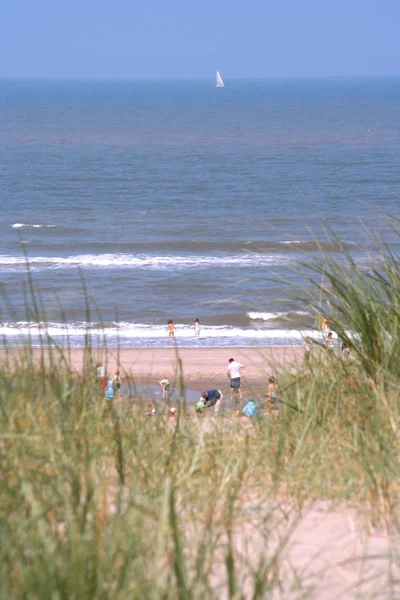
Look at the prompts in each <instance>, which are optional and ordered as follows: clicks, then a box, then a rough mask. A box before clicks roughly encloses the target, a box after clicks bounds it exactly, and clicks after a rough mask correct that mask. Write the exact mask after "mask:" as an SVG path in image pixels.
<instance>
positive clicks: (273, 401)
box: [267, 377, 279, 408]
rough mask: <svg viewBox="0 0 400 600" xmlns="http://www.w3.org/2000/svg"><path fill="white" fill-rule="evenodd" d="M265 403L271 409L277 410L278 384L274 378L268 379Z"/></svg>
mask: <svg viewBox="0 0 400 600" xmlns="http://www.w3.org/2000/svg"><path fill="white" fill-rule="evenodd" d="M267 402H268V404H269V406H270V407H271V408H279V401H278V384H277V383H276V380H275V377H270V378H269V379H268V391H267Z"/></svg>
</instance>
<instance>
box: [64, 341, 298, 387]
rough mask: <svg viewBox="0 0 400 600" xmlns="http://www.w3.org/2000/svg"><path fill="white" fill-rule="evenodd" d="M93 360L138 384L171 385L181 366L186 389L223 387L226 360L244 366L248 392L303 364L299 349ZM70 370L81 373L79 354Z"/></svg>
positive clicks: (187, 351)
mask: <svg viewBox="0 0 400 600" xmlns="http://www.w3.org/2000/svg"><path fill="white" fill-rule="evenodd" d="M94 357H95V359H96V360H99V361H101V362H102V363H103V364H106V365H107V372H108V374H113V373H114V371H115V369H116V368H117V367H118V366H119V368H120V370H121V374H122V375H123V376H125V377H127V378H129V379H134V380H135V381H137V382H140V383H149V382H154V381H156V380H157V379H160V378H162V377H167V378H168V379H170V381H171V382H175V381H176V379H177V377H178V372H179V368H178V365H179V361H181V364H182V371H183V376H184V381H185V384H186V386H188V387H192V388H193V387H199V385H200V387H204V386H206V387H207V385H210V386H211V387H214V386H215V387H220V386H223V387H226V386H227V384H228V378H227V373H226V371H227V367H228V360H229V358H234V359H235V360H238V361H239V362H241V363H242V364H244V365H245V367H246V368H245V370H244V372H243V386H244V387H247V388H248V389H252V388H259V387H260V386H266V383H267V380H268V377H270V376H271V375H276V374H278V373H279V371H280V369H281V368H282V367H287V366H289V365H291V364H292V363H294V362H295V361H302V360H303V349H302V348H229V347H228V348H182V349H179V350H176V349H175V348H157V349H151V348H144V349H123V350H120V351H119V352H118V351H117V350H115V349H109V350H108V353H107V359H106V358H105V356H104V353H103V352H101V351H97V352H96V351H94ZM71 363H72V368H73V369H74V370H76V371H78V372H80V371H81V370H82V365H83V351H82V350H76V349H75V350H72V351H71Z"/></svg>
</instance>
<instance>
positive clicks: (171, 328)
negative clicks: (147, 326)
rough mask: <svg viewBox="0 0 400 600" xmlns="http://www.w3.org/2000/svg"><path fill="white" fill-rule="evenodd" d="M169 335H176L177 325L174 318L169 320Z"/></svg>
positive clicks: (170, 336) (171, 336)
mask: <svg viewBox="0 0 400 600" xmlns="http://www.w3.org/2000/svg"><path fill="white" fill-rule="evenodd" d="M168 337H169V338H173V337H175V325H174V322H173V320H172V319H170V320H169V321H168Z"/></svg>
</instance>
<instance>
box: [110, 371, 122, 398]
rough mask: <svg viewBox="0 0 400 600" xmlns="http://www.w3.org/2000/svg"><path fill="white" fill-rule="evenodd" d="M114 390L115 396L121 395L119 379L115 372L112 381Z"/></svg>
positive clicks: (117, 372) (117, 373)
mask: <svg viewBox="0 0 400 600" xmlns="http://www.w3.org/2000/svg"><path fill="white" fill-rule="evenodd" d="M112 381H113V386H114V390H115V391H116V395H117V396H120V395H121V377H120V376H119V371H115V375H114V377H113V379H112Z"/></svg>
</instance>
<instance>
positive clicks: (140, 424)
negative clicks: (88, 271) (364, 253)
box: [0, 249, 400, 600]
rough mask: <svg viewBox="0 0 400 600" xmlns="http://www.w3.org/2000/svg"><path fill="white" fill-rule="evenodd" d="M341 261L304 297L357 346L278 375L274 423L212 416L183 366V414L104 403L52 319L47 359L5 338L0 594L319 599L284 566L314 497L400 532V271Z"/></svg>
mask: <svg viewBox="0 0 400 600" xmlns="http://www.w3.org/2000/svg"><path fill="white" fill-rule="evenodd" d="M344 258H345V260H344V261H343V260H341V261H340V262H337V261H334V260H332V259H331V257H330V256H325V257H323V259H322V260H321V262H320V263H314V264H312V265H307V269H308V273H307V277H308V280H309V283H310V284H311V285H310V286H309V287H308V291H307V294H308V303H309V305H310V306H313V307H314V308H315V310H316V311H320V310H321V309H320V306H321V303H320V298H321V295H322V296H323V302H324V304H323V306H324V307H325V308H324V315H326V316H327V317H328V319H329V322H330V324H331V326H332V328H333V329H334V330H335V331H336V332H337V333H338V334H339V336H340V337H341V338H342V339H343V340H345V341H346V342H347V344H348V346H349V347H350V349H351V354H350V357H346V356H344V355H342V354H341V353H340V352H339V351H337V352H334V353H329V352H327V351H325V350H324V349H323V348H317V347H315V348H314V356H313V358H312V360H311V362H310V363H307V364H304V365H303V364H301V365H296V366H292V367H291V368H290V369H288V370H287V371H286V372H281V373H280V387H281V399H282V405H281V409H280V414H279V416H278V418H276V419H269V418H266V419H262V420H254V421H243V420H241V419H231V418H226V417H221V418H217V419H204V420H201V419H198V418H197V417H196V416H195V415H194V413H193V411H190V410H189V409H188V408H187V407H186V406H185V401H184V400H185V389H184V381H183V379H182V378H181V377H179V375H178V382H179V383H178V386H179V390H180V398H181V401H180V404H179V411H178V418H176V419H174V418H170V417H168V416H167V415H164V414H160V415H158V416H157V417H151V418H146V417H144V415H143V414H142V412H143V411H141V410H135V409H134V406H135V401H133V406H132V403H131V402H120V403H115V402H111V403H107V402H105V401H104V396H103V393H102V392H101V391H100V389H99V386H98V382H97V381H96V379H95V368H94V363H95V359H94V355H93V352H92V346H91V341H90V337H89V336H88V338H87V340H86V348H85V353H84V361H83V365H82V371H81V373H80V376H79V377H77V376H76V375H74V374H72V372H71V365H70V361H69V356H68V348H67V349H65V348H64V349H62V348H59V347H57V346H56V344H55V343H54V340H51V339H50V337H49V336H48V335H47V334H46V330H45V327H44V329H43V336H42V348H41V350H40V351H39V355H38V354H37V352H36V353H35V352H34V349H33V348H32V347H31V346H30V345H29V344H28V345H27V346H26V347H25V348H23V349H20V350H18V351H17V350H15V349H12V348H8V347H7V346H6V347H5V351H4V354H3V356H2V360H1V362H0V370H1V382H2V383H1V386H0V460H1V487H0V540H1V541H0V559H1V560H0V582H1V583H0V597H1V598H32V599H36V598H38V599H39V598H40V599H42V598H68V599H69V598H76V599H79V600H81V599H83V600H84V599H89V598H121V599H122V598H155V599H158V598H160V599H161V598H163V599H168V598H171V599H172V598H173V599H176V598H179V599H189V598H190V599H191V598H254V599H256V598H289V597H290V598H307V597H311V595H312V589H311V588H308V587H307V586H306V585H305V584H304V582H303V581H302V580H301V577H299V576H298V574H296V573H293V571H291V569H290V566H289V565H288V564H287V562H286V560H285V546H286V545H287V543H288V542H289V540H290V536H291V532H292V530H293V528H294V527H295V525H296V523H297V522H298V520H299V519H300V518H301V511H302V508H303V507H304V506H305V505H307V504H309V503H310V502H312V501H314V500H316V499H322V500H329V501H334V502H336V504H337V505H339V506H343V505H344V504H345V505H346V506H354V507H356V508H357V509H359V510H362V511H363V513H364V514H365V518H366V521H365V522H366V523H367V524H368V525H369V526H370V527H374V526H379V527H383V528H385V529H386V530H387V531H391V532H393V531H396V532H398V527H399V519H398V489H399V473H400V470H399V466H400V465H399V451H398V446H399V431H398V428H399V417H400V415H399V410H400V409H399V406H400V403H399V400H400V398H399V369H400V367H399V364H400V362H399V360H398V358H400V357H399V352H400V350H399V344H398V342H399V334H400V329H399V299H398V292H397V290H398V288H399V285H400V270H399V268H398V267H399V265H398V260H397V257H396V256H394V255H393V254H392V253H391V252H388V251H385V249H383V250H382V253H381V263H380V266H379V268H378V267H371V268H370V269H369V270H367V271H365V270H360V269H359V268H358V267H357V265H356V264H354V262H353V261H352V259H351V257H350V256H347V255H345V256H344ZM321 274H322V275H323V278H321ZM30 285H31V292H32V293H34V286H33V282H32V280H31V279H30ZM28 296H29V295H28ZM33 306H34V307H35V306H36V308H35V310H34V312H35V313H37V314H39V309H38V308H37V306H38V304H37V303H36V304H34V305H33ZM88 310H89V307H88ZM327 310H329V314H327V312H326V311H327ZM40 316H41V319H43V317H42V314H41V315H40ZM89 317H90V315H88V320H90V318H89ZM350 332H351V333H350ZM177 371H178V374H179V373H181V372H182V370H181V365H180V363H179V357H178V360H177ZM396 552H398V547H397V546H395V562H396V561H397V564H398V558H397V557H398V553H397V554H396ZM388 590H389V587H388ZM390 594H391V592H390V593H389V592H388V595H387V596H386V597H387V598H390V597H393V598H394V597H396V596H395V595H390ZM393 594H394V593H393Z"/></svg>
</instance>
